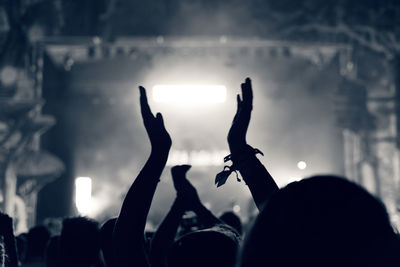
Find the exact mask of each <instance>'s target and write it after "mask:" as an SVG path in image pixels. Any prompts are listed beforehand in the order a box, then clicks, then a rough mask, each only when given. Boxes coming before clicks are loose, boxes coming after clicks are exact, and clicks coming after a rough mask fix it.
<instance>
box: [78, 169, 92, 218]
mask: <svg viewBox="0 0 400 267" xmlns="http://www.w3.org/2000/svg"><path fill="white" fill-rule="evenodd" d="M75 204H76V208H77V209H78V211H79V213H81V214H83V215H88V214H89V213H90V212H91V209H92V179H91V178H90V177H77V178H76V179H75Z"/></svg>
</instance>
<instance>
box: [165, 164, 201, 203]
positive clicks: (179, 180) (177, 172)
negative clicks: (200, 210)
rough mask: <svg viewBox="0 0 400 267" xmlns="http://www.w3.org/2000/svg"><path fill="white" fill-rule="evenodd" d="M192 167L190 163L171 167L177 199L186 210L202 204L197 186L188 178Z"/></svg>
mask: <svg viewBox="0 0 400 267" xmlns="http://www.w3.org/2000/svg"><path fill="white" fill-rule="evenodd" d="M191 167H192V166H190V165H178V166H174V167H172V168H171V173H172V180H173V182H174V187H175V190H176V192H177V201H179V202H180V204H182V205H183V207H184V208H185V210H194V209H196V208H197V207H198V206H199V205H201V202H200V198H199V195H198V194H197V190H196V188H194V186H193V185H192V184H191V183H190V182H189V181H188V180H187V178H186V173H187V172H188V170H189V169H190V168H191Z"/></svg>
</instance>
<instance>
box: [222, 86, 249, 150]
mask: <svg viewBox="0 0 400 267" xmlns="http://www.w3.org/2000/svg"><path fill="white" fill-rule="evenodd" d="M241 87H242V99H241V98H240V95H239V94H238V95H237V98H236V99H237V110H236V115H235V117H234V118H233V122H232V126H231V128H230V130H229V133H228V144H229V149H230V150H231V153H235V152H237V151H240V149H242V148H243V147H244V146H245V145H246V133H247V129H248V127H249V123H250V117H251V110H252V109H253V89H252V87H251V80H250V78H246V81H245V82H244V83H242V84H241Z"/></svg>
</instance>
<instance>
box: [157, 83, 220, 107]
mask: <svg viewBox="0 0 400 267" xmlns="http://www.w3.org/2000/svg"><path fill="white" fill-rule="evenodd" d="M153 100H154V101H155V102H159V103H168V104H174V105H180V106H182V105H184V106H191V105H210V104H219V103H224V102H225V101H226V87H225V86H224V85H206V84H205V85H201V84H197V85H196V84H180V85H179V84H177V85H172V84H171V85H161V84H160V85H155V86H154V87H153Z"/></svg>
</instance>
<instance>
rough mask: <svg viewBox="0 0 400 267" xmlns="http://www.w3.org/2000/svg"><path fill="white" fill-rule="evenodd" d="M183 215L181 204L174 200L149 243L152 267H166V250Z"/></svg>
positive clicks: (172, 240)
mask: <svg viewBox="0 0 400 267" xmlns="http://www.w3.org/2000/svg"><path fill="white" fill-rule="evenodd" d="M184 213H185V210H184V208H183V207H182V204H180V203H179V201H178V200H175V201H174V204H173V205H172V207H171V209H170V211H169V212H168V214H167V216H166V217H165V218H164V220H163V221H162V223H161V224H160V226H159V227H158V229H157V232H156V233H155V235H154V237H153V239H152V241H151V251H150V262H151V266H152V267H162V266H166V260H167V253H168V249H169V247H170V246H171V245H172V243H173V242H174V239H175V236H176V232H177V231H178V227H179V223H180V221H181V219H182V216H183V214H184Z"/></svg>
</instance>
